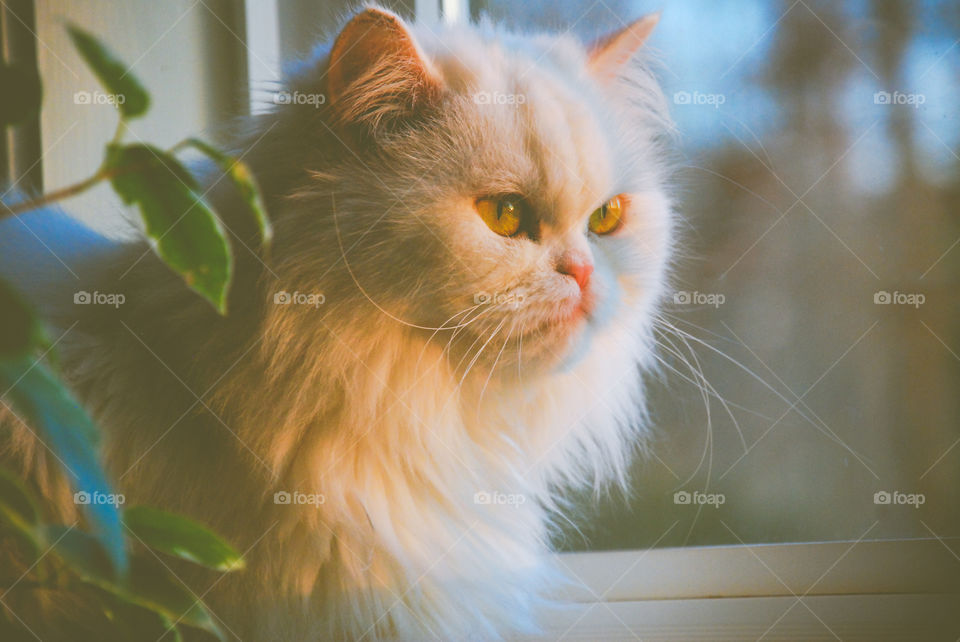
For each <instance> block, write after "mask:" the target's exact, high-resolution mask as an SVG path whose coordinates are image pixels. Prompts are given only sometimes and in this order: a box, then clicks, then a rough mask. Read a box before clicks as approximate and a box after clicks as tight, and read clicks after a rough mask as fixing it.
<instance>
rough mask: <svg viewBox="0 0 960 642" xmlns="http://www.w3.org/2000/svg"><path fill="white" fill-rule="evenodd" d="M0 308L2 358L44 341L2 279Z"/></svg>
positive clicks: (32, 317)
mask: <svg viewBox="0 0 960 642" xmlns="http://www.w3.org/2000/svg"><path fill="white" fill-rule="evenodd" d="M0 102H2V101H0ZM0 310H2V311H3V312H2V314H0V359H16V358H19V357H24V356H26V355H28V354H30V352H32V351H33V349H34V348H37V347H39V346H40V345H41V344H43V343H44V333H43V329H42V328H41V327H40V323H39V322H38V321H37V318H36V316H35V315H34V314H33V310H31V309H30V306H29V305H27V303H26V301H24V300H23V298H22V297H21V296H20V294H18V293H17V291H16V290H14V289H13V287H12V286H11V285H9V284H8V283H5V282H4V281H3V280H2V279H0ZM2 392H3V391H0V393H2Z"/></svg>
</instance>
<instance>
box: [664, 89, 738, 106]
mask: <svg viewBox="0 0 960 642" xmlns="http://www.w3.org/2000/svg"><path fill="white" fill-rule="evenodd" d="M725 102H727V97H726V95H724V94H705V93H703V92H700V91H693V92H690V91H678V92H677V93H675V94H674V95H673V103H674V104H675V105H710V106H711V107H713V108H714V109H720V105H722V104H723V103H725Z"/></svg>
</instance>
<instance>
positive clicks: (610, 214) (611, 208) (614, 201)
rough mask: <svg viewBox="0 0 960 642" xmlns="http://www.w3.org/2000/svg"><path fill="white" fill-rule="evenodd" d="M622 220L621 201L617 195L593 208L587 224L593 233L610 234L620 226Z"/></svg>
mask: <svg viewBox="0 0 960 642" xmlns="http://www.w3.org/2000/svg"><path fill="white" fill-rule="evenodd" d="M622 220H623V203H622V202H621V200H620V197H619V196H614V197H613V198H611V199H610V200H609V201H607V202H606V203H604V204H603V205H601V206H600V207H598V208H597V209H595V210H593V214H591V215H590V222H589V223H588V226H589V227H590V231H591V232H593V233H594V234H610V233H611V232H614V231H616V229H617V228H618V227H620V223H621V222H622Z"/></svg>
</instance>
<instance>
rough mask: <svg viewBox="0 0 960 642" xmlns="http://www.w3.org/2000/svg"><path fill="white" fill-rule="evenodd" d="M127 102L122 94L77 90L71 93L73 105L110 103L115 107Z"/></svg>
mask: <svg viewBox="0 0 960 642" xmlns="http://www.w3.org/2000/svg"><path fill="white" fill-rule="evenodd" d="M125 102H127V97H126V96H124V95H123V94H107V93H104V92H102V91H100V90H99V89H98V90H97V91H78V92H77V93H75V94H74V95H73V104H74V105H110V106H112V107H116V106H117V105H122V104H124V103H125Z"/></svg>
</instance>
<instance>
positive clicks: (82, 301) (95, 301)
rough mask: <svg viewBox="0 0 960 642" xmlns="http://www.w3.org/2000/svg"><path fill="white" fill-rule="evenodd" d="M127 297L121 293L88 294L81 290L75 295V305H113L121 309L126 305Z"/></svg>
mask: <svg viewBox="0 0 960 642" xmlns="http://www.w3.org/2000/svg"><path fill="white" fill-rule="evenodd" d="M126 301H127V297H126V296H125V295H123V294H120V293H119V292H87V291H85V290H80V291H79V292H74V293H73V303H74V304H75V305H112V306H113V307H115V308H119V307H120V306H121V305H123V304H124V303H126Z"/></svg>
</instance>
